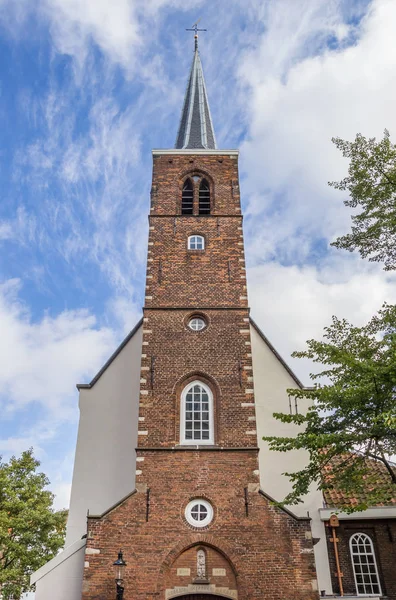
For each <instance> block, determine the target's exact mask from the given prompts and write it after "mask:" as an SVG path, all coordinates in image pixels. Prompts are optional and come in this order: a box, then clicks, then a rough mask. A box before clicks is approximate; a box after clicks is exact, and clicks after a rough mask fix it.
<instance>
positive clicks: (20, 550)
mask: <svg viewBox="0 0 396 600" xmlns="http://www.w3.org/2000/svg"><path fill="white" fill-rule="evenodd" d="M39 465H40V463H39V462H38V461H37V460H36V459H35V458H34V456H33V451H32V449H30V450H28V451H26V452H23V453H22V455H21V457H20V458H15V456H13V457H12V458H11V459H10V461H9V462H8V463H0V596H1V594H2V597H3V598H4V600H8V599H9V598H13V599H14V600H16V599H19V598H20V597H21V594H23V593H24V592H27V591H29V590H30V589H31V587H30V583H29V578H30V575H31V573H33V572H34V571H36V570H37V569H38V568H40V567H41V566H42V565H44V564H45V563H46V562H47V561H48V560H50V559H51V558H53V557H54V556H56V554H57V553H58V550H59V549H60V548H61V547H62V546H63V542H64V534H65V525H66V511H59V512H55V511H54V510H53V508H52V504H53V500H54V495H53V494H52V493H51V492H49V491H48V490H46V489H45V487H46V486H47V485H48V483H49V481H48V479H47V477H46V476H45V475H44V473H38V472H37V468H38V467H39Z"/></svg>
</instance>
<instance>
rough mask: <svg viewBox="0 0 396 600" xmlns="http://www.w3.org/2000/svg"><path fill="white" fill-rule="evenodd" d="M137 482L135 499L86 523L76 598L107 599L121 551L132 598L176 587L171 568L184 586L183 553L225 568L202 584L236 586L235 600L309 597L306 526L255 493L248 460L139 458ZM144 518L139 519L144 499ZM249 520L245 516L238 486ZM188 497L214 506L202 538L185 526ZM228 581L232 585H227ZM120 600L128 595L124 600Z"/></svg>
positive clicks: (224, 455)
mask: <svg viewBox="0 0 396 600" xmlns="http://www.w3.org/2000/svg"><path fill="white" fill-rule="evenodd" d="M142 452H144V455H145V461H144V464H145V465H146V473H147V476H146V477H147V478H146V482H145V485H144V486H139V488H140V491H139V492H137V493H136V494H134V495H133V496H131V497H129V498H128V499H127V500H125V501H124V502H123V503H122V504H121V505H120V506H118V507H117V508H116V509H114V510H113V511H111V512H110V513H108V514H107V515H104V516H103V517H102V518H89V521H88V530H89V535H88V540H87V548H100V550H101V551H100V554H93V555H91V554H90V555H89V567H88V568H86V569H85V574H84V592H83V600H93V599H95V600H96V599H97V600H105V599H106V600H107V598H110V597H111V591H112V589H113V586H114V581H113V574H112V561H113V560H114V557H116V555H117V552H118V549H119V547H120V546H122V548H123V550H124V557H125V560H126V562H127V563H128V567H127V572H126V581H125V589H126V590H130V591H131V592H130V595H129V596H130V597H131V598H133V600H143V599H144V600H146V598H147V597H151V596H150V594H151V595H152V596H153V598H158V599H159V600H164V599H165V591H166V590H167V589H172V588H174V587H175V586H177V585H179V582H180V581H181V577H180V576H179V577H178V576H177V568H178V567H187V568H190V569H191V574H190V576H185V577H183V585H188V584H193V582H194V579H195V574H194V561H193V560H190V559H191V556H193V555H192V554H191V552H192V551H193V550H194V551H195V550H196V549H198V548H201V547H203V548H205V549H207V551H208V566H209V569H211V568H212V567H215V568H225V569H226V573H227V575H226V577H225V581H226V582H227V585H225V584H224V577H214V576H213V575H210V574H209V577H210V579H211V583H216V585H217V583H218V584H219V586H223V587H229V588H230V589H235V587H234V588H233V587H232V586H233V585H235V582H237V584H236V585H237V592H238V598H239V600H263V599H268V600H278V599H279V600H283V599H284V598H292V599H294V598H296V599H297V598H299V599H300V598H301V599H303V598H307V599H308V598H309V599H312V598H315V597H316V593H314V592H313V590H312V581H313V580H314V579H315V569H314V565H313V554H312V542H311V540H310V539H307V538H306V536H305V533H306V532H308V531H309V529H310V526H309V521H308V520H300V521H298V520H296V519H294V518H293V517H290V516H289V515H287V514H286V513H284V512H283V511H281V510H280V509H277V508H275V507H273V506H271V505H270V504H269V502H268V501H267V500H266V499H265V498H264V497H263V496H262V495H260V494H259V493H257V489H258V485H257V479H256V476H255V475H254V474H253V471H254V468H255V465H256V464H257V452H256V451H255V450H251V451H248V452H241V451H240V452H238V451H229V452H226V451H225V452H221V451H217V452H213V451H211V452H202V451H190V450H189V451H172V450H164V451H149V450H147V451H143V450H142ZM146 486H148V487H149V488H150V515H149V520H148V521H146V509H147V504H146V501H147V492H146V489H145V488H146ZM250 486H251V487H252V488H253V489H254V490H255V491H252V492H250V493H249V494H248V500H249V516H248V517H247V516H246V511H245V495H244V488H245V487H250ZM194 497H201V498H206V499H208V500H209V501H210V502H211V503H212V504H213V506H214V509H215V517H214V520H213V522H212V523H211V524H210V525H209V526H208V527H207V528H206V529H204V530H203V531H202V530H197V529H195V528H193V527H191V526H190V525H189V524H188V523H187V522H186V520H185V518H184V509H185V506H186V505H187V503H188V502H189V501H190V500H191V499H192V498H194ZM234 577H235V579H234ZM126 597H127V598H128V596H126Z"/></svg>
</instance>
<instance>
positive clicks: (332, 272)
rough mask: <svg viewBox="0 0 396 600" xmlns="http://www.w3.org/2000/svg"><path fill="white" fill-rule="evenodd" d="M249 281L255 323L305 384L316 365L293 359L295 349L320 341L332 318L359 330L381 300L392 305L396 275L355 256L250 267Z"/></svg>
mask: <svg viewBox="0 0 396 600" xmlns="http://www.w3.org/2000/svg"><path fill="white" fill-rule="evenodd" d="M337 254H338V253H337ZM248 281H249V299H250V304H251V307H252V317H253V319H254V320H255V321H257V323H258V325H259V326H260V327H261V328H262V329H263V331H264V332H265V334H266V335H267V337H268V338H269V339H270V341H271V342H272V343H274V345H275V347H276V349H277V350H278V351H279V352H280V354H281V355H282V356H283V358H284V359H285V360H286V362H287V363H289V364H290V365H291V366H292V368H293V369H294V370H295V371H296V374H297V375H298V376H299V377H300V378H301V379H302V381H303V383H304V384H306V385H309V383H310V381H309V378H308V376H309V373H310V372H311V371H312V369H314V370H317V366H314V367H313V365H312V363H309V362H308V361H304V360H300V359H291V358H290V354H291V353H292V352H293V351H294V350H302V349H303V348H305V347H306V345H305V342H306V340H307V339H310V338H315V339H320V338H321V336H322V333H323V328H324V327H325V326H327V325H330V323H331V317H332V315H336V316H337V317H339V318H346V319H348V320H349V321H350V322H351V323H353V324H354V325H357V326H361V325H363V324H365V323H366V322H367V321H368V320H369V319H370V318H371V317H372V316H373V314H374V313H375V312H377V311H378V310H379V308H380V307H381V306H382V304H383V302H384V301H387V302H389V303H395V302H396V274H395V273H393V274H391V273H387V274H384V273H383V272H382V271H380V269H379V267H378V266H377V265H371V264H369V263H367V262H364V261H362V260H361V259H360V258H358V257H351V258H350V260H343V259H341V257H340V256H334V257H332V260H327V261H325V260H324V261H323V262H322V263H321V265H320V267H314V266H308V265H306V266H302V267H297V266H295V265H294V266H282V265H280V264H278V263H275V262H274V263H267V264H265V265H262V266H257V267H254V268H252V269H249V271H248Z"/></svg>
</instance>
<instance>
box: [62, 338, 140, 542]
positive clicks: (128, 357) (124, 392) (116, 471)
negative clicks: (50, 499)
mask: <svg viewBox="0 0 396 600" xmlns="http://www.w3.org/2000/svg"><path fill="white" fill-rule="evenodd" d="M141 349H142V327H140V328H139V329H138V331H136V333H135V334H134V335H133V337H132V338H131V339H130V340H129V341H128V342H127V344H126V345H125V346H124V347H123V348H122V350H121V351H120V352H119V354H118V355H117V356H116V358H115V359H114V360H113V361H112V362H111V364H110V365H109V366H108V368H107V369H106V370H105V371H104V373H103V374H102V375H101V377H100V378H99V379H98V380H97V381H96V383H95V384H94V385H93V387H92V388H91V389H81V390H80V423H79V428H78V438H77V447H76V456H75V462H74V472H73V483H72V492H71V498H70V511H69V518H68V524H67V534H66V545H65V547H67V546H68V545H69V544H71V543H73V542H74V541H75V540H78V539H81V536H83V535H85V533H86V515H87V511H88V510H89V512H90V514H94V515H97V514H102V513H103V512H104V511H105V510H107V509H108V508H110V507H111V506H113V504H115V503H116V502H118V501H119V500H120V499H121V498H123V497H124V496H126V495H127V494H129V493H130V492H131V491H133V489H134V487H135V472H136V461H135V456H136V453H135V448H136V446H137V427H138V412H139V387H140V363H141Z"/></svg>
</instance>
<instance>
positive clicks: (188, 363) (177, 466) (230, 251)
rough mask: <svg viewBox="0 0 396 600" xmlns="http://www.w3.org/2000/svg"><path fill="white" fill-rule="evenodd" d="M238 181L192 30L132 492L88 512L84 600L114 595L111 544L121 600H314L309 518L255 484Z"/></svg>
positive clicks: (168, 180)
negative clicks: (221, 140) (217, 128)
mask: <svg viewBox="0 0 396 600" xmlns="http://www.w3.org/2000/svg"><path fill="white" fill-rule="evenodd" d="M238 181H239V180H238V151H236V150H218V149H217V148H216V142H215V135H214V129H213V125H212V120H211V116H210V110H209V104H208V98H207V92H206V87H205V82H204V77H203V71H202V65H201V61H200V56H199V52H198V44H197V38H196V40H195V51H194V58H193V64H192V68H191V73H190V77H189V81H188V86H187V92H186V97H185V101H184V106H183V111H182V117H181V121H180V127H179V132H178V135H177V141H176V147H175V149H172V150H155V151H153V181H152V190H151V208H150V216H149V242H148V263H147V281H146V291H145V306H144V315H143V346H142V360H141V379H140V403H139V417H138V418H139V429H138V446H137V450H136V490H135V491H134V492H133V493H132V494H131V495H129V496H128V497H126V498H124V499H122V500H121V501H120V502H119V503H118V504H117V505H116V506H115V507H113V508H111V509H110V510H109V511H107V512H106V513H105V514H103V515H101V516H99V517H89V519H88V535H87V538H88V539H87V549H86V561H87V562H86V568H85V570H84V581H83V596H82V597H83V599H84V600H94V599H95V600H108V599H110V598H113V597H115V591H114V577H113V575H112V560H114V558H115V557H116V555H117V551H118V549H119V548H120V547H121V548H122V550H123V555H124V558H125V560H126V562H127V567H126V574H125V580H124V584H123V585H124V588H125V592H124V599H125V600H154V599H156V600H165V599H168V598H176V597H178V598H184V599H185V600H187V599H189V600H192V599H195V600H198V599H200V598H205V599H206V600H210V598H216V597H217V598H234V599H236V598H238V599H239V600H259V599H260V600H261V599H264V598H266V599H267V598H268V599H271V600H275V599H279V600H284V599H287V600H290V599H292V598H296V599H297V598H299V599H300V598H301V599H302V598H304V599H305V598H306V599H308V598H315V597H316V595H317V593H316V592H314V591H313V588H312V580H313V579H314V578H315V571H314V565H313V555H312V541H311V539H310V533H309V532H310V527H309V521H308V520H307V519H304V518H296V517H294V516H293V515H292V514H291V513H288V512H287V511H285V510H282V509H279V508H277V507H274V506H273V505H272V504H271V502H270V500H269V499H268V498H267V497H266V496H265V494H264V493H263V492H262V491H261V490H260V486H259V470H258V469H259V463H258V447H257V433H256V424H255V398H254V384H253V369H252V351H251V341H250V320H249V309H248V297H247V288H246V270H245V257H244V244H243V233H242V215H241V206H240V193H239V182H238ZM120 418H122V417H120ZM133 459H134V457H128V456H125V457H124V460H125V461H129V460H133ZM87 565H88V566H87Z"/></svg>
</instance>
